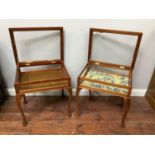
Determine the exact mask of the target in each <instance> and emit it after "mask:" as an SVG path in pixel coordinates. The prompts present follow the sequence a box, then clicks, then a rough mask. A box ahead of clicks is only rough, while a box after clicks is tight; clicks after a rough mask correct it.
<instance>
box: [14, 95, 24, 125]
mask: <svg viewBox="0 0 155 155" xmlns="http://www.w3.org/2000/svg"><path fill="white" fill-rule="evenodd" d="M16 104H17V107H18V109H19V111H20V113H21V115H22V119H23V126H26V125H27V121H26V118H25V115H24V112H23V110H22V107H21V96H20V95H16Z"/></svg>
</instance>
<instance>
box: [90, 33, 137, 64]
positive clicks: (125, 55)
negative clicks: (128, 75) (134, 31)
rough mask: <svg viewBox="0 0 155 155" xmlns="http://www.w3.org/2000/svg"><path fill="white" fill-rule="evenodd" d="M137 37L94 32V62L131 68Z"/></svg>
mask: <svg viewBox="0 0 155 155" xmlns="http://www.w3.org/2000/svg"><path fill="white" fill-rule="evenodd" d="M136 41H137V36H130V35H122V34H113V33H100V32H93V42H92V57H91V59H92V60H97V61H102V62H107V63H114V64H122V65H128V66H131V63H132V57H133V54H134V49H135V46H136Z"/></svg>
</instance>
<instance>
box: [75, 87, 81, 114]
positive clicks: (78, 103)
mask: <svg viewBox="0 0 155 155" xmlns="http://www.w3.org/2000/svg"><path fill="white" fill-rule="evenodd" d="M80 90H81V88H78V87H77V89H76V98H77V104H76V109H77V111H76V115H77V117H79V116H80V99H79V95H80Z"/></svg>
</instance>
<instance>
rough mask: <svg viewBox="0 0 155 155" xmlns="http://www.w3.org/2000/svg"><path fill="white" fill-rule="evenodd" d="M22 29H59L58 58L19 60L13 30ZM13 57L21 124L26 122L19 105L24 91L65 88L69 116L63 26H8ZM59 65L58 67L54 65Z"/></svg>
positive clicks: (69, 91)
mask: <svg viewBox="0 0 155 155" xmlns="http://www.w3.org/2000/svg"><path fill="white" fill-rule="evenodd" d="M17 31H18V32H23V31H60V58H59V59H52V58H50V59H49V60H36V61H20V60H19V58H18V51H17V47H16V40H15V37H14V32H17ZM9 33H10V38H11V43H12V48H13V53H14V58H15V62H16V66H17V69H16V77H15V83H14V86H15V90H16V96H17V97H16V102H17V106H18V108H19V110H20V112H21V115H22V119H23V125H24V126H25V125H26V124H27V121H26V117H25V115H24V112H23V109H22V107H21V97H23V98H24V102H25V103H26V97H25V94H26V93H32V92H36V91H47V90H57V89H58V90H66V91H67V92H68V95H69V101H68V106H67V112H68V115H69V116H71V110H70V107H71V96H72V92H71V91H72V89H71V80H70V79H71V78H70V76H69V74H68V72H67V69H66V67H65V65H64V34H63V27H22V28H21V27H20V28H9ZM43 65H46V66H49V67H50V68H49V69H35V70H27V71H21V68H27V69H29V67H33V66H43ZM55 65H59V67H57V66H55Z"/></svg>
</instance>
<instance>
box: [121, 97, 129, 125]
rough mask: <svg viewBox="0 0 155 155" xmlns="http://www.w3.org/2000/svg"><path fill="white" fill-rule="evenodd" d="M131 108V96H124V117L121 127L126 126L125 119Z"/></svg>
mask: <svg viewBox="0 0 155 155" xmlns="http://www.w3.org/2000/svg"><path fill="white" fill-rule="evenodd" d="M129 109H130V98H124V114H123V117H122V122H121V127H122V128H125V119H126V116H127V114H128V111H129Z"/></svg>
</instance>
